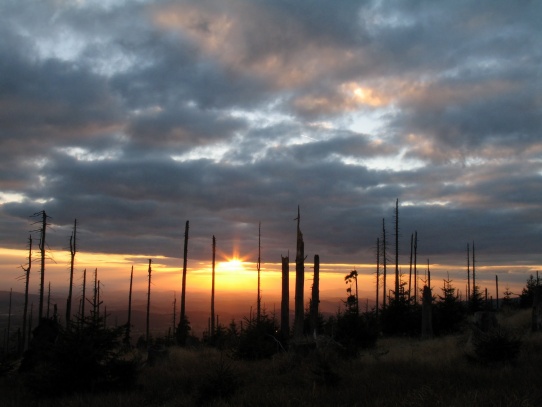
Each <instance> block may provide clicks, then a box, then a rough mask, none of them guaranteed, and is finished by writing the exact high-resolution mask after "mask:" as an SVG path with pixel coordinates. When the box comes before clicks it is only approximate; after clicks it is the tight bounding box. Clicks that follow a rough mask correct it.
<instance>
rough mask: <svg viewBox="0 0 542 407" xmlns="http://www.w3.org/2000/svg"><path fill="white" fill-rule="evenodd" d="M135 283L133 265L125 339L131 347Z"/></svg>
mask: <svg viewBox="0 0 542 407" xmlns="http://www.w3.org/2000/svg"><path fill="white" fill-rule="evenodd" d="M133 282H134V265H133V264H132V270H131V271H130V290H129V292H128V321H127V322H126V336H125V337H124V343H125V344H126V345H130V341H131V338H130V333H131V330H132V285H133Z"/></svg>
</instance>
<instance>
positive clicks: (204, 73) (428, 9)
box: [0, 0, 542, 298]
mask: <svg viewBox="0 0 542 407" xmlns="http://www.w3.org/2000/svg"><path fill="white" fill-rule="evenodd" d="M540 21H542V5H541V4H540V3H538V2H535V1H523V2H509V1H498V0H481V1H462V0H454V1H408V2H405V1H398V0H397V1H391V0H390V1H376V0H375V1H363V2H360V1H347V0H343V1H339V2H330V1H325V0H297V1H286V0H254V1H248V0H220V1H219V0H198V1H195V0H194V1H175V2H172V1H150V0H149V1H145V0H139V1H135V0H134V1H127V0H126V1H123V0H108V1H104V0H99V1H98V0H95V1H92V0H73V1H70V0H43V1H35V0H33V1H32V0H5V1H2V2H1V3H0V38H1V40H0V106H1V108H0V143H1V149H0V255H1V257H0V286H1V287H2V289H6V290H7V289H9V288H10V287H12V286H13V287H14V290H17V289H18V290H19V291H21V290H22V283H21V282H20V281H18V280H17V279H16V278H17V277H18V276H20V275H21V274H22V270H21V268H20V267H19V266H20V265H24V264H25V263H26V259H25V256H26V254H25V253H26V252H25V251H26V248H27V239H28V236H29V234H30V232H31V231H33V230H36V229H37V225H35V224H33V222H35V221H36V218H33V217H32V215H33V214H35V213H37V212H39V211H41V210H45V211H46V213H47V215H49V216H50V220H49V222H50V227H49V229H48V235H47V236H48V237H47V244H48V256H49V258H48V266H47V267H48V269H50V270H52V271H51V273H53V274H50V275H49V276H47V278H46V279H53V278H56V279H57V280H55V281H56V282H55V284H54V285H55V286H57V287H58V286H63V285H66V284H67V274H66V270H67V268H68V263H69V256H67V254H66V251H67V250H68V248H69V237H70V235H71V233H72V228H73V222H74V219H77V222H78V229H77V239H78V240H77V242H78V250H79V252H78V254H77V261H76V270H77V272H78V273H79V274H80V272H81V271H82V269H84V268H88V269H89V270H91V269H94V268H95V267H99V268H100V270H101V273H102V276H103V280H104V281H109V286H110V287H111V290H113V287H114V286H115V287H116V286H117V285H118V286H119V287H120V286H121V285H122V284H125V285H126V284H127V283H126V281H127V278H128V276H129V268H130V265H132V264H135V267H136V268H137V270H138V273H139V277H138V278H139V280H138V281H140V284H141V286H144V281H145V278H146V277H145V273H146V266H147V261H148V260H147V259H148V258H152V259H153V261H154V264H155V267H156V268H155V269H154V270H155V273H156V275H157V277H156V280H155V281H156V282H155V283H154V284H155V288H156V289H157V290H160V289H163V290H171V289H172V288H173V287H177V288H176V289H177V290H180V274H179V270H181V268H182V257H183V252H182V249H183V238H184V228H185V222H186V221H187V220H189V222H190V231H189V237H190V238H189V245H188V252H189V258H188V265H189V271H190V273H191V274H190V275H191V276H195V275H196V274H197V272H200V273H203V274H205V273H206V274H205V275H207V276H208V275H209V270H210V262H211V239H212V236H213V235H215V236H216V239H217V251H218V261H220V262H224V261H227V259H228V258H232V257H238V258H241V259H243V260H245V261H246V263H245V265H243V270H239V269H235V270H231V269H228V268H227V267H228V266H227V264H226V263H224V264H222V263H221V264H222V266H221V267H223V270H226V271H225V272H224V277H223V278H224V280H227V281H228V282H229V284H230V286H231V287H232V290H234V289H235V288H238V289H239V290H241V291H242V290H245V291H246V290H249V285H250V284H253V283H254V282H255V281H256V280H255V274H254V273H253V271H254V270H255V262H256V260H257V253H258V226H259V224H260V222H261V259H262V272H263V273H273V272H276V271H278V270H279V267H280V261H281V257H280V256H281V255H282V256H286V255H287V254H288V253H289V254H290V260H291V262H293V261H294V257H295V244H296V221H295V220H294V218H296V217H297V208H298V205H299V207H300V211H301V230H302V232H303V235H304V240H305V254H306V255H307V265H306V271H307V276H306V286H310V284H311V282H310V279H311V278H312V277H311V276H310V273H311V268H310V267H311V265H312V259H313V256H314V255H315V254H319V256H320V261H321V263H322V267H325V273H329V274H330V275H333V273H335V274H334V275H336V280H333V281H336V285H335V286H336V293H335V294H333V295H335V296H336V297H337V298H338V297H340V296H343V294H344V296H346V292H345V291H344V289H345V286H344V279H343V277H344V274H345V273H347V272H348V271H349V270H351V269H353V268H356V269H358V270H359V272H360V279H362V281H363V284H362V288H361V289H362V291H363V292H364V293H365V294H364V295H366V296H368V297H369V296H370V295H371V294H370V293H372V290H373V289H374V276H373V274H372V273H374V271H375V261H376V240H377V238H379V237H380V238H381V237H382V223H383V219H384V222H385V225H386V231H387V238H388V242H389V243H390V246H389V248H388V251H389V253H392V254H393V253H395V242H394V240H395V238H394V210H395V204H396V200H398V202H399V248H398V250H399V257H400V267H401V272H402V273H403V274H404V275H406V274H408V271H409V255H410V239H411V235H412V233H414V232H415V231H417V234H418V262H419V263H420V266H419V267H420V269H421V271H420V272H422V273H423V272H424V270H425V269H426V268H427V267H426V263H427V262H429V263H430V267H431V270H432V271H433V273H434V274H433V275H434V277H433V278H434V280H433V281H442V279H443V278H446V276H447V275H450V278H452V280H453V281H454V284H455V285H456V286H457V287H458V289H461V290H462V291H464V287H465V285H466V258H467V254H466V250H467V244H470V245H471V247H472V243H473V242H474V244H475V247H476V266H477V271H478V279H479V280H478V281H480V285H481V286H482V287H483V286H489V287H490V288H491V289H493V281H494V279H495V275H498V276H499V280H500V282H501V287H504V286H507V285H508V286H510V287H512V288H514V290H516V291H517V290H520V287H521V286H523V285H524V283H525V280H526V279H527V278H528V276H529V274H531V273H535V272H536V270H538V269H539V268H541V267H542V266H541V264H542V249H541V248H542V245H541V240H542V239H541V236H542V200H541V198H542V132H541V130H542V25H541V24H540ZM32 235H33V237H34V245H35V246H34V247H36V246H37V241H38V238H39V235H38V234H37V233H35V232H34V233H32ZM34 256H35V258H37V257H36V256H37V252H36V253H35V254H34ZM390 262H392V263H393V262H394V257H393V256H392V257H391V259H390ZM33 269H34V270H36V274H35V275H36V277H33V278H34V280H33V281H34V282H35V281H36V280H37V270H38V265H37V264H34V265H33ZM54 270H56V271H54ZM120 270H122V272H121V271H120ZM228 270H229V271H228ZM292 271H293V267H292ZM245 272H246V273H248V274H250V284H249V285H246V284H245V285H243V284H242V283H239V284H238V285H236V284H235V283H234V282H235V281H236V280H235V278H234V277H235V276H237V277H239V276H240V275H241V274H243V273H245ZM54 273H57V274H56V276H57V277H51V276H54V275H55V274H54ZM161 273H162V274H161ZM447 273H449V274H447ZM161 275H162V277H160V276H161ZM166 275H167V276H169V278H166V277H165V276H166ZM269 275H270V276H271V274H269ZM273 275H274V276H275V277H274V278H276V277H277V276H278V274H276V273H275V274H273ZM237 277H236V278H237ZM77 278H78V280H77V283H78V284H79V283H80V278H81V277H80V275H78V277H77ZM161 278H162V280H161ZM191 278H193V277H189V281H190V279H191ZM247 278H248V277H247ZM266 278H267V277H266ZM326 278H328V280H329V281H331V280H332V279H331V278H329V276H327V277H326ZM328 280H326V281H328ZM192 281H195V279H192ZM206 281H208V279H207V280H206ZM246 281H248V280H246ZM246 281H245V282H246ZM121 283H122V284H121ZM193 284H194V287H195V285H196V283H193ZM206 284H207V283H206ZM330 284H331V283H330ZM388 284H391V281H389V282H388ZM433 285H434V286H436V287H439V286H441V284H440V283H435V284H433ZM335 286H334V287H335ZM200 288H201V289H202V290H204V289H206V288H204V287H200ZM323 289H324V288H323ZM270 290H271V289H270V288H269V289H267V292H269V291H270ZM264 293H265V288H264ZM330 295H331V294H330Z"/></svg>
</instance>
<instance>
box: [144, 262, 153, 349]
mask: <svg viewBox="0 0 542 407" xmlns="http://www.w3.org/2000/svg"><path fill="white" fill-rule="evenodd" d="M151 262H152V260H151V259H149V270H148V272H149V285H148V288H147V324H146V330H145V332H146V335H145V338H146V343H147V347H149V345H150V342H149V340H150V331H149V322H150V314H151V272H152V269H151Z"/></svg>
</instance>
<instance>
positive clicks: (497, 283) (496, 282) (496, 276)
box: [495, 274, 499, 311]
mask: <svg viewBox="0 0 542 407" xmlns="http://www.w3.org/2000/svg"><path fill="white" fill-rule="evenodd" d="M495 293H496V294H495V296H496V297H497V298H496V301H497V311H498V310H499V276H498V275H497V274H495Z"/></svg>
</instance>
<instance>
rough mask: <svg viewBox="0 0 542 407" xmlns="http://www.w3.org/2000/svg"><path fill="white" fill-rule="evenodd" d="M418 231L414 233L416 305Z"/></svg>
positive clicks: (415, 300) (415, 288)
mask: <svg viewBox="0 0 542 407" xmlns="http://www.w3.org/2000/svg"><path fill="white" fill-rule="evenodd" d="M417 260H418V231H417V230H416V231H415V232H414V303H415V304H418V264H417Z"/></svg>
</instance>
